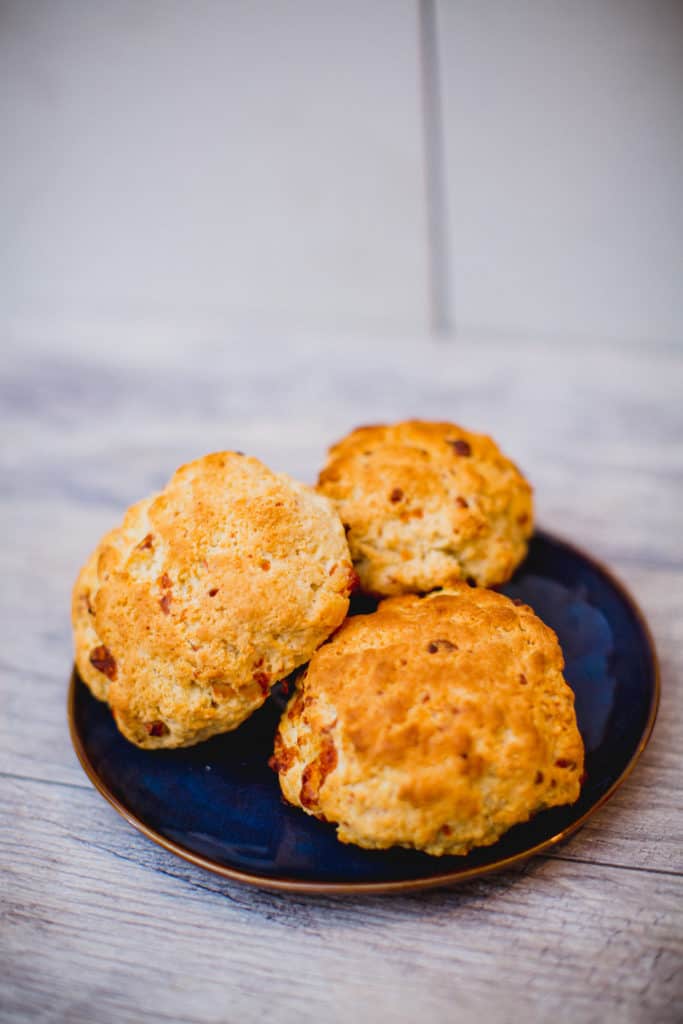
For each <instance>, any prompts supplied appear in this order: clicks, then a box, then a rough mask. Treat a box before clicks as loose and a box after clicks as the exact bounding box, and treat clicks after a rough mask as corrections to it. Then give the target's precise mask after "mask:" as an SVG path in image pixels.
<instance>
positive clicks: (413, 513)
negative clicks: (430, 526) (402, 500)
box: [410, 508, 424, 519]
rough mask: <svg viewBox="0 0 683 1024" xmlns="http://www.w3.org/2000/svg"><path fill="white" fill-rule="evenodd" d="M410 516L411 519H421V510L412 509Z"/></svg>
mask: <svg viewBox="0 0 683 1024" xmlns="http://www.w3.org/2000/svg"><path fill="white" fill-rule="evenodd" d="M410 514H411V516H412V517H413V519H422V517H423V515H424V512H423V511H422V509H421V508H414V509H413V510H412V511H411V513H410Z"/></svg>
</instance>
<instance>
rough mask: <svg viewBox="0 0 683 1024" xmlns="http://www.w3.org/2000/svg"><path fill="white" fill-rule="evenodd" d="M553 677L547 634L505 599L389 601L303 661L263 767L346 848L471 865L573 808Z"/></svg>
mask: <svg viewBox="0 0 683 1024" xmlns="http://www.w3.org/2000/svg"><path fill="white" fill-rule="evenodd" d="M563 666H564V661H563V658H562V652H561V650H560V645H559V643H558V641H557V637H556V636H555V634H554V633H553V631H552V630H551V629H549V628H548V627H547V626H545V625H544V624H543V623H542V622H541V620H540V619H539V618H537V616H536V615H534V613H533V611H532V610H531V608H528V607H527V606H526V605H520V606H517V605H515V604H514V603H513V602H512V601H510V600H509V599H508V598H507V597H504V596H503V595H502V594H497V593H494V592H493V591H490V590H484V589H481V588H477V589H473V588H471V587H468V586H467V585H466V584H460V585H459V586H457V587H456V588H455V589H454V590H452V591H451V592H448V593H438V592H437V593H434V594H429V595H428V596H427V597H416V596H412V595H411V596H406V597H395V598H390V599H388V600H386V601H383V602H382V603H381V604H380V605H379V608H378V609H377V611H376V612H374V613H373V614H371V615H363V616H356V617H352V618H350V619H347V621H346V622H345V623H344V625H343V626H342V628H341V629H340V630H339V631H338V632H337V633H336V634H335V636H334V637H333V638H332V639H331V640H330V641H329V642H328V643H327V644H325V645H324V646H323V647H321V648H320V650H318V651H317V652H316V653H315V654H314V655H313V658H312V659H311V661H310V664H309V665H308V667H307V668H306V669H305V670H304V672H303V673H302V674H301V676H300V677H299V679H298V681H297V690H296V693H295V695H294V696H293V697H292V699H291V701H290V703H289V705H288V707H287V710H286V712H285V714H284V716H283V718H282V721H281V723H280V727H279V730H278V733H277V736H276V741H275V754H274V756H273V759H272V762H271V764H272V765H273V767H274V768H275V769H276V770H277V771H278V773H279V776H280V784H281V787H282V791H283V793H284V795H285V797H286V798H287V800H289V802H290V803H292V804H295V805H297V806H299V807H302V808H303V809H304V810H305V811H307V812H308V813H309V814H313V815H315V816H317V817H319V818H323V819H325V820H327V821H331V822H335V823H336V824H337V826H338V830H337V834H338V837H339V839H340V840H341V841H342V842H345V843H356V844H358V845H359V846H365V847H368V848H384V847H389V846H393V845H400V846H408V847H415V848H416V849H418V850H425V851H426V852H427V853H431V854H435V855H437V856H439V855H441V854H465V853H467V852H468V851H469V850H470V849H472V847H474V846H488V845H490V844H491V843H495V842H496V840H497V839H498V838H499V837H500V836H501V835H502V834H503V833H504V832H506V831H507V829H509V828H510V827H511V826H512V825H515V824H517V823H518V822H522V821H526V820H527V819H528V818H530V817H531V815H533V814H535V813H536V812H537V811H540V810H543V809H544V808H546V807H554V806H556V805H558V804H565V803H573V802H574V801H575V800H576V799H577V797H578V795H579V790H580V786H581V783H580V780H581V776H582V772H583V743H582V740H581V736H580V734H579V731H578V728H577V724H576V716H575V714H574V694H573V693H572V691H571V689H570V688H569V686H568V685H567V683H566V682H565V681H564V678H563V676H562V669H563Z"/></svg>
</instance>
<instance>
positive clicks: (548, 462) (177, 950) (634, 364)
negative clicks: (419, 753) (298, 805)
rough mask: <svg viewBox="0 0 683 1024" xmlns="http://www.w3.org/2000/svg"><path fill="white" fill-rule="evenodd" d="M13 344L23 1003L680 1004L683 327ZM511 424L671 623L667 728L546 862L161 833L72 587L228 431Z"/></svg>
mask: <svg viewBox="0 0 683 1024" xmlns="http://www.w3.org/2000/svg"><path fill="white" fill-rule="evenodd" d="M5 340H9V345H4V348H3V359H2V363H3V365H2V372H1V378H0V379H1V381H2V385H1V386H2V416H3V422H2V466H3V474H2V483H1V486H2V492H3V502H2V526H3V529H2V533H1V536H2V542H1V564H0V571H1V574H2V576H1V578H2V588H1V591H2V615H1V616H0V623H1V625H0V630H1V640H2V644H1V648H0V671H1V691H2V693H1V704H0V708H1V711H0V778H1V783H0V795H1V799H0V806H1V808H2V830H1V832H0V857H1V871H2V874H1V875H0V879H1V881H0V894H1V906H2V923H1V926H0V927H1V933H0V962H1V963H2V970H0V1016H1V1017H2V1019H3V1020H11V1021H15V1020H17V1021H22V1020H31V1021H35V1020H38V1021H60V1020H69V1021H84V1022H86V1021H87V1022H88V1024H90V1022H93V1021H97V1022H98V1024H106V1022H108V1021H117V1022H118V1021H131V1022H133V1021H135V1022H138V1021H141V1020H145V1019H147V1020H150V1019H151V1020H159V1021H164V1020H168V1021H175V1020H183V1021H185V1020H187V1021H202V1022H204V1021H206V1022H209V1021H211V1022H214V1021H230V1022H239V1024H251V1022H254V1024H256V1022H261V1021H263V1020H265V1019H268V1020H270V1021H273V1022H276V1024H288V1022H292V1024H294V1022H297V1024H299V1022H301V1021H309V1020H310V1021H313V1020H315V1021H318V1020H320V1021H325V1022H326V1024H328V1022H337V1021H353V1022H354V1024H357V1022H363V1021H380V1020H391V1021H399V1022H400V1021H406V1022H408V1021H416V1020H419V1021H424V1022H441V1021H443V1022H446V1021H447V1022H460V1021H463V1022H464V1021H467V1022H469V1021H477V1022H481V1024H491V1022H493V1024H495V1022H498V1021H501V1022H502V1021H520V1020H522V1021H532V1022H536V1021H538V1022H539V1024H540V1022H545V1021H551V1020H552V1021H554V1022H557V1021H567V1022H569V1021H571V1022H572V1024H575V1022H577V1021H578V1022H588V1021H596V1022H598V1021H599V1022H601V1024H603V1022H606V1021H617V1020H618V1021H619V1022H622V1024H623V1022H638V1024H640V1022H650V1021H652V1022H658V1024H661V1022H668V1021H671V1022H673V1021H675V1020H680V1019H681V1014H682V1013H683V983H682V979H681V953H682V942H681V935H682V929H681V923H682V919H681V898H682V897H683V878H682V871H683V860H682V857H681V838H682V836H681V833H682V831H683V828H682V823H683V816H682V814H681V805H682V804H683V791H682V786H681V781H682V773H681V767H680V764H681V749H682V748H683V708H682V702H681V687H682V686H683V618H682V616H681V610H682V609H681V606H682V604H683V600H682V599H683V547H682V544H681V523H682V521H681V513H680V507H681V504H682V503H683V488H682V486H681V480H682V477H681V473H682V459H681V455H682V454H683V349H681V348H680V347H677V348H672V347H668V348H667V347H659V348H658V347H647V346H643V347H641V348H638V349H636V348H628V347H626V348H625V347H610V346H609V345H605V346H595V345H594V346H590V347H588V346H584V347H580V346H563V347H561V348H559V349H558V348H557V347H546V346H545V345H544V344H543V343H541V342H526V341H520V340H515V339H506V338H500V339H491V338H489V339H477V338H469V339H459V340H457V341H451V342H438V341H433V340H432V341H430V340H428V339H425V338H402V339H399V340H397V339H381V338H380V339H378V338H354V339H349V338H345V337H341V336H340V337H326V338H323V339H320V338H312V337H294V336H289V337H282V336H272V337H263V336H260V337H251V336H248V335H243V336H226V335H225V334H224V333H223V332H222V331H221V329H220V326H219V325H217V324H210V323H208V324H204V325H202V326H199V327H197V329H196V330H194V331H193V332H191V333H188V332H186V331H185V332H183V331H179V330H174V329H173V327H172V325H166V326H164V325H149V324H148V325H142V326H139V327H138V326H132V325H129V326H126V327H120V328H118V329H114V328H113V327H109V328H107V329H105V328H103V327H98V326H97V325H90V326H82V325H81V326H75V325H74V326H71V327H70V328H69V329H68V330H67V329H64V330H63V331H61V332H56V331H54V330H53V331H46V330H42V329H40V328H36V327H34V328H32V329H30V330H29V328H28V327H26V326H25V327H24V329H22V330H21V331H16V332H15V333H14V334H13V335H12V336H11V337H10V338H9V339H5ZM407 415H423V416H426V417H432V418H436V417H448V418H452V419H454V420H456V421H461V422H463V423H464V424H466V425H470V426H472V427H473V428H474V429H484V430H487V431H490V432H491V433H493V434H494V435H495V436H496V437H498V438H500V439H501V441H502V442H503V444H504V447H505V449H506V450H507V451H508V452H509V453H510V454H511V455H512V456H513V457H514V458H515V459H516V460H517V461H519V462H520V463H521V465H522V466H523V467H524V468H525V470H526V471H527V472H528V474H529V476H530V477H531V479H532V480H533V481H534V483H535V486H536V493H537V505H538V513H539V520H540V522H541V523H542V524H543V525H544V526H546V527H547V528H548V529H550V530H555V531H556V532H558V533H560V534H561V535H564V536H566V537H568V538H571V539H572V540H573V541H575V542H576V543H577V544H579V545H580V546H584V547H585V548H586V549H587V550H589V551H591V552H593V553H594V554H595V555H596V556H597V557H598V558H600V559H602V560H604V561H606V562H607V563H608V564H609V565H610V566H611V567H612V568H613V569H614V570H615V571H616V572H617V573H618V574H619V575H620V576H621V578H622V579H623V580H624V581H625V583H626V584H627V585H628V586H629V587H630V588H631V589H632V590H633V593H634V594H635V595H636V597H637V599H638V600H639V601H640V603H641V605H642V607H643V609H644V611H645V614H646V615H647V616H648V618H649V620H650V623H651V625H652V628H653V631H654V635H655V638H656V642H657V645H658V649H659V655H660V659H661V666H662V678H663V697H662V704H661V709H660V715H659V720H658V723H657V726H656V728H655V733H654V737H653V739H652V742H651V744H650V746H649V748H648V750H647V751H646V753H645V755H644V757H643V759H642V761H641V763H640V764H639V766H638V767H637V769H636V771H635V773H634V774H633V775H632V776H631V778H630V779H629V780H628V781H627V782H626V783H625V784H624V786H623V787H622V788H621V789H620V791H619V792H618V793H617V795H616V796H615V797H614V799H613V800H612V801H611V803H610V804H609V805H608V806H607V807H605V808H604V809H603V810H602V811H601V812H600V813H598V814H597V815H596V817H595V818H594V819H593V820H592V821H591V822H590V823H589V824H588V825H586V826H585V828H584V829H583V830H582V831H581V832H580V833H579V834H578V835H577V836H575V837H574V838H573V839H571V840H570V841H569V842H567V843H566V844H565V845H564V846H563V847H562V848H561V849H558V850H557V851H556V852H554V853H553V854H551V855H550V856H547V857H538V858H536V859H534V860H533V861H531V862H530V863H528V864H527V865H526V866H525V867H524V868H523V869H521V870H515V871H511V872H509V873H505V874H501V875H498V876H496V877H490V878H486V879H483V880H480V881H477V882H475V883H471V884H468V885H464V886H462V887H461V888H459V889H454V890H451V891H435V892H428V893H426V894H415V895H412V896H403V897H400V898H395V897H374V898H363V899H357V898H354V899H345V898H325V899H322V898H292V897H290V896H286V895H279V894H272V893H267V892H261V891H258V890H256V889H250V888H246V887H241V886H239V885H235V884H231V883H229V882H227V881H224V880H222V879H220V878H218V877H215V876H213V875H211V874H208V873H205V872H203V871H201V870H200V869H197V868H194V867H193V866H191V865H189V864H186V863H185V862H184V861H182V860H179V859H177V858H175V857H174V856H172V855H171V854H170V853H167V852H166V851H164V850H162V849H159V848H157V847H156V846H155V845H153V844H152V843H150V842H149V841H148V840H146V839H144V838H143V837H142V836H141V835H139V834H138V833H137V832H135V831H134V830H133V829H132V828H131V827H130V826H128V825H127V824H126V823H125V822H124V821H123V820H122V819H121V818H120V817H118V816H117V815H116V813H115V812H114V811H113V810H112V809H111V807H109V806H108V805H107V804H106V803H105V802H104V801H103V800H102V798H101V797H100V796H99V795H98V794H97V793H96V792H95V791H94V789H93V788H92V787H91V786H90V784H89V783H88V781H87V779H86V777H85V776H84V774H83V772H82V771H81V769H80V767H79V765H78V763H77V761H76V758H75V756H74V754H73V752H72V750H71V746H70V743H69V738H68V734H67V726H66V717H65V697H66V687H67V681H68V677H69V671H70V664H71V633H70V623H69V593H70V588H71V585H72V581H73V579H74V577H75V574H76V572H77V569H78V567H79V565H80V563H81V562H82V561H83V560H84V558H85V557H86V555H87V554H88V552H89V551H90V549H91V547H92V546H93V545H94V543H95V542H96V540H97V539H98V537H99V535H100V534H101V533H102V532H103V531H104V530H105V529H106V528H108V527H109V526H110V525H111V524H113V523H114V522H116V521H117V520H118V518H119V517H120V515H121V512H122V510H123V508H124V507H125V506H126V505H127V504H128V503H129V502H131V501H133V500H134V499H136V498H138V497H140V496H142V495H144V494H145V493H146V492H149V491H150V490H152V489H154V488H156V487H158V486H159V485H161V484H162V483H163V482H164V480H165V479H166V478H167V477H168V476H169V475H170V473H171V472H172V471H173V469H174V468H175V467H176V466H177V465H178V464H180V463H181V462H183V461H185V460H187V459H189V458H192V457H194V456H197V455H199V454H202V453H204V452H206V451H209V450H215V449H220V448H237V449H242V450H247V451H249V452H251V453H253V454H255V455H258V456H259V457H261V458H263V459H264V460H265V461H266V462H268V463H269V464H270V465H272V466H273V467H274V468H277V469H283V470H288V471H289V472H291V473H293V474H294V475H298V476H299V477H301V478H303V479H308V480H311V479H313V477H314V475H315V472H316V469H317V467H318V465H319V463H320V461H321V458H322V455H323V449H324V447H325V445H326V443H327V442H328V441H330V440H332V439H334V438H336V437H337V436H339V435H340V434H342V433H343V432H344V431H346V430H347V429H348V428H349V427H351V426H353V425H355V424H357V423H359V422H368V421H370V422H372V421H379V420H382V419H385V418H389V417H394V418H399V417H404V416H407Z"/></svg>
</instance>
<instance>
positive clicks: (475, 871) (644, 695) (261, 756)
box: [69, 533, 659, 892]
mask: <svg viewBox="0 0 683 1024" xmlns="http://www.w3.org/2000/svg"><path fill="white" fill-rule="evenodd" d="M503 589H504V590H505V593H507V594H509V595H510V596H511V597H519V598H521V599H522V600H523V601H524V602H525V603H527V604H529V605H531V607H532V608H533V609H534V610H535V611H536V613H537V614H538V615H539V616H540V617H541V618H542V619H543V620H544V622H547V623H548V625H549V626H552V628H553V629H554V630H555V631H556V633H557V635H558V636H559V638H560V643H561V644H562V649H563V651H564V656H565V660H566V672H565V674H566V678H567V680H568V682H569V683H570V685H571V686H572V688H573V690H574V692H575V694H576V713H577V717H578V722H579V728H580V730H581V734H582V736H583V739H584V743H585V745H586V771H587V775H588V778H587V781H586V783H585V785H584V787H583V789H582V792H581V796H580V798H579V800H578V801H577V803H576V804H574V805H573V806H572V807H560V808H556V809H554V810H549V811H544V812H543V813H541V814H539V815H537V816H536V817H535V818H534V819H533V820H532V821H530V822H528V823H527V824H524V825H517V826H515V828H513V829H511V830H510V831H509V832H508V833H507V834H506V835H505V836H503V838H502V839H501V840H500V841H499V842H497V843H496V844H495V846H488V847H486V848H483V849H479V850H473V851H472V852H471V853H470V854H468V856H467V857H429V856H427V855H426V854H422V853H416V852H414V851H409V850H402V849H392V850H387V851H368V850H361V849H359V848H358V847H355V846H345V845H343V844H342V843H340V842H338V840H337V839H336V836H335V830H334V828H333V826H331V825H327V824H324V823H322V822H319V821H317V820H316V819H314V818H311V817H308V816H307V815H306V814H304V813H303V812H302V811H299V810H296V809H295V808H293V807H290V806H288V805H287V804H285V803H283V801H282V799H281V796H280V791H279V787H278V783H277V778H276V776H275V775H274V773H273V772H272V771H271V770H270V769H269V768H268V765H267V761H268V758H269V756H270V754H271V752H272V744H273V734H274V731H275V727H276V725H277V720H278V715H279V713H280V710H281V707H282V702H283V698H282V695H281V694H278V693H277V692H276V693H274V695H273V698H272V699H270V700H268V701H267V702H266V704H265V705H264V707H263V708H262V709H261V710H260V711H258V712H257V713H256V714H255V715H253V716H252V718H250V719H249V720H248V721H247V722H245V724H244V725H243V726H241V728H239V729H238V730H236V731H235V732H233V733H228V734H226V735H223V736H218V737H215V738H214V739H212V740H208V741H207V742H206V743H202V744H200V745H199V746H196V747H189V748H187V749H183V750H173V751H144V750H138V749H137V747H134V746H132V745H131V744H130V743H128V742H127V741H126V740H125V739H124V738H123V737H122V736H121V735H120V733H119V732H118V730H117V728H116V726H115V725H114V721H113V719H112V716H111V714H110V712H109V709H108V708H107V706H106V705H104V704H101V703H100V702H99V701H96V700H95V699H94V698H93V697H91V695H90V693H89V691H88V690H87V689H86V687H85V686H84V685H83V683H82V682H81V681H80V679H79V678H78V676H77V675H76V673H74V675H73V678H72V682H71V690H70V697H69V718H70V726H71V735H72V740H73V744H74V747H75V749H76V753H77V754H78V757H79V758H80V761H81V763H82V765H83V767H84V769H85V771H86V772H87V774H88V775H89V777H90V779H91V780H92V782H93V783H94V784H95V786H96V787H97V788H98V789H99V790H100V792H101V793H102V794H103V795H104V796H105V797H106V798H107V799H108V800H109V801H110V802H111V803H112V804H113V805H114V807H115V808H116V809H117V810H118V811H119V812H120V813H121V814H122V815H123V816H124V817H125V818H126V819H127V820H128V821H130V822H131V824H133V825H135V826H136V827H137V828H139V829H140V830H141V831H142V832H144V833H145V835H147V836H149V837H150V838H151V839H154V840H155V841H156V842H158V843H160V844H161V845H162V846H164V847H166V848H167V849H169V850H172V851H173V852H174V853H177V854H179V855H180V856H181V857H185V858H186V859H187V860H190V861H192V862H194V863H195V864H199V865H201V866H202V867H205V868H208V869H209V870H211V871H215V872H218V873H219V874H222V875H226V876H228V877H230V878H234V879H237V880H239V881H243V882H250V883H252V884H255V885H259V886H262V887H265V888H271V889H286V890H290V891H299V892H359V891H366V892H367V891H372V892H380V891H389V890H407V889H419V888H426V887H429V886H434V885H444V884H452V883H455V882H458V881H462V880H464V879H467V878H471V877H473V876H474V875H479V874H484V873H485V872H489V871H494V870H497V869H499V868H502V867H506V866H508V865H509V864H511V863H514V862H515V861H518V860H522V859H524V858H526V857H529V856H531V855H532V854H534V853H539V852H540V851H542V850H545V849H547V848H548V847H550V846H552V845H553V844H555V843H558V842H559V841H560V840H562V839H564V838H565V837H566V836H568V835H569V834H570V833H571V832H573V831H575V830H576V829H577V828H579V827H580V826H581V825H582V824H583V822H584V821H585V820H586V819H587V818H588V817H589V815H590V814H592V813H593V812H594V811H596V810H597V809H598V807H600V806H601V805H602V804H603V803H605V801H606V800H607V799H608V798H609V797H610V796H611V795H612V793H613V792H614V791H615V789H616V788H617V787H618V785H619V783H620V782H621V781H622V780H623V779H624V778H625V777H626V775H627V774H628V773H629V772H630V770H631V769H632V768H633V766H634V764H635V762H636V760H637V758H638V757H639V755H640V754H641V753H642V751H643V749H644V748H645V745H646V743H647V741H648V739H649V737H650V733H651V731H652V727H653V725H654V720H655V715H656V712H657V705H658V702H659V681H658V673H657V663H656V657H655V652H654V648H653V644H652V640H651V638H650V635H649V632H648V629H647V626H646V625H645V622H644V620H643V618H642V616H641V614H640V612H639V611H638V609H637V607H636V605H635V603H634V602H633V600H632V599H631V598H630V597H629V596H628V594H627V593H626V592H625V590H624V589H623V587H621V585H620V584H618V583H617V582H616V581H615V580H614V579H613V578H612V577H611V576H610V575H609V573H608V572H607V571H606V570H605V569H603V568H601V567H600V566H599V565H597V564H596V563H595V562H594V561H592V560H591V559H590V558H588V557H586V555H583V554H581V553H580V552H579V551H577V550H576V549H575V548H573V547H571V546H569V545H568V544H565V543H563V542H562V541H559V540H557V539H555V538H553V537H550V536H548V535H547V534H543V533H538V534H536V536H535V537H534V539H533V541H532V543H531V547H530V551H529V556H528V558H527V560H526V561H525V563H524V564H523V565H522V566H521V568H520V569H519V570H518V572H517V573H516V575H515V576H514V578H513V579H512V580H511V582H510V583H509V584H508V585H507V586H506V587H504V588H503Z"/></svg>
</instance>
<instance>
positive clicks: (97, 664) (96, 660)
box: [90, 644, 116, 681]
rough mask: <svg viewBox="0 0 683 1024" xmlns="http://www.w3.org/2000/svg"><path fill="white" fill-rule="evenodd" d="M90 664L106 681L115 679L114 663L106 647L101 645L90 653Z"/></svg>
mask: <svg viewBox="0 0 683 1024" xmlns="http://www.w3.org/2000/svg"><path fill="white" fill-rule="evenodd" d="M90 664H91V665H92V667H93V668H96V669H97V671H98V672H102V673H103V675H105V676H106V677H107V679H111V680H112V681H113V680H114V679H116V662H115V661H114V657H113V655H112V653H111V651H110V650H109V648H108V647H105V646H104V644H102V645H101V646H100V647H95V648H94V650H92V651H91V652H90Z"/></svg>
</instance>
